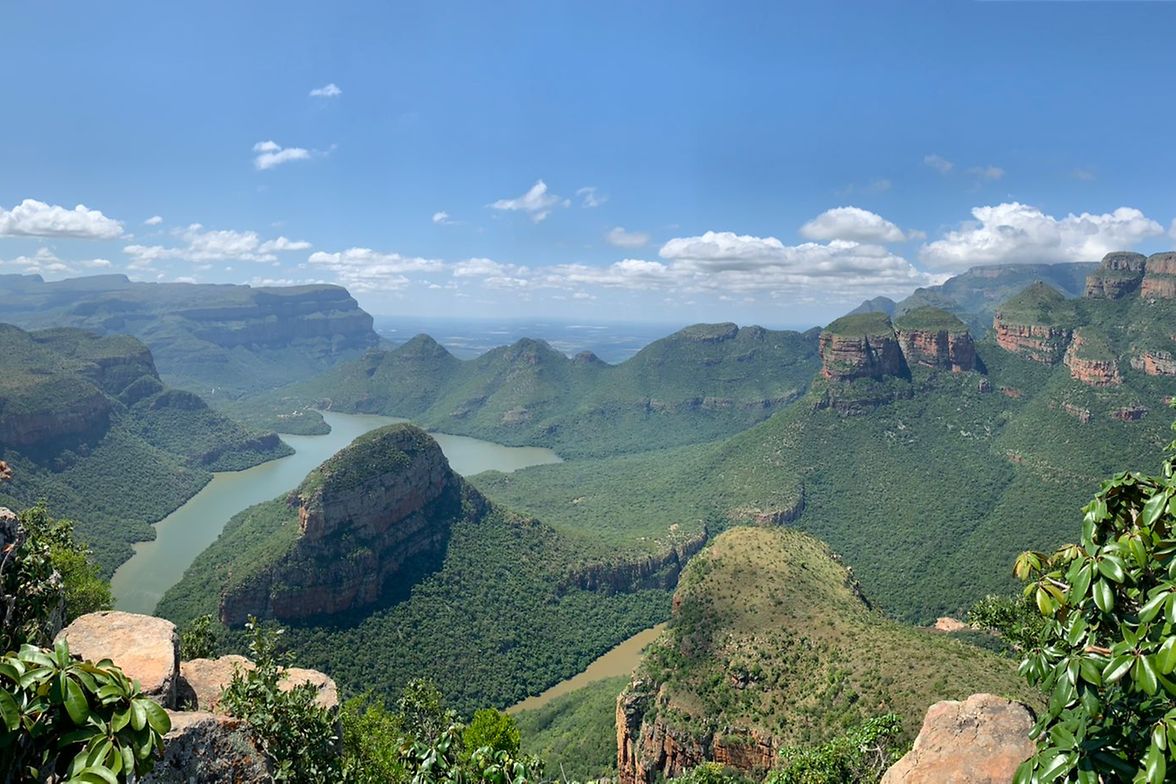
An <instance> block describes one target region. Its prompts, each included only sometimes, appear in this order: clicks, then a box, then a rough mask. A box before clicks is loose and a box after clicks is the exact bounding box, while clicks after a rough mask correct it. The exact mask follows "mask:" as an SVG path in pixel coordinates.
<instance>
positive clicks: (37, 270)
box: [0, 247, 111, 277]
mask: <svg viewBox="0 0 1176 784" xmlns="http://www.w3.org/2000/svg"><path fill="white" fill-rule="evenodd" d="M110 266H111V263H110V260H109V259H82V260H79V261H64V260H62V259H60V258H58V257H57V254H55V253H54V252H53V251H52V250H50V249H49V248H44V247H42V248H37V250H36V252H34V253H33V255H31V256H17V257H16V258H14V259H9V260H4V259H0V269H10V270H14V271H16V272H19V273H21V274H25V275H46V276H51V277H65V276H68V275H79V274H82V273H93V272H101V271H103V270H106V269H109V268H110Z"/></svg>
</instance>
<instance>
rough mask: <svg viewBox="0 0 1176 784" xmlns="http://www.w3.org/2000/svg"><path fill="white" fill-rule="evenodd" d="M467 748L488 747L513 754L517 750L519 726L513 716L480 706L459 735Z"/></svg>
mask: <svg viewBox="0 0 1176 784" xmlns="http://www.w3.org/2000/svg"><path fill="white" fill-rule="evenodd" d="M461 739H462V742H463V743H464V744H465V747H466V748H467V749H480V748H488V749H491V750H492V751H496V752H497V751H505V752H508V753H511V754H513V753H514V752H516V751H518V750H519V739H520V738H519V728H518V725H517V724H515V720H514V717H513V716H510V715H508V714H506V713H503V712H502V711H499V710H495V709H494V708H480V709H478V710H477V711H475V712H474V718H473V719H471V720H470V724H469V726H468V727H466V728H465V730H464V731H463V732H462V735H461Z"/></svg>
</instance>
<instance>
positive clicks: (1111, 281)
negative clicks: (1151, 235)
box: [1086, 252, 1146, 299]
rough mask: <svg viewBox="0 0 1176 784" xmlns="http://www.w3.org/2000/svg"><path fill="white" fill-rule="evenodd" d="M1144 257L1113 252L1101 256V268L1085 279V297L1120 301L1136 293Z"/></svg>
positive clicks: (1142, 269) (1144, 263) (1141, 278)
mask: <svg viewBox="0 0 1176 784" xmlns="http://www.w3.org/2000/svg"><path fill="white" fill-rule="evenodd" d="M1145 265H1146V257H1145V256H1144V255H1143V254H1142V253H1127V252H1115V253H1108V254H1107V255H1105V256H1103V260H1102V266H1101V267H1099V268H1098V270H1096V271H1095V272H1094V273H1092V274H1090V275H1088V276H1087V278H1086V296H1087V297H1091V298H1098V299H1122V298H1123V297H1127V296H1130V295H1132V294H1134V293H1135V292H1137V291H1138V290H1139V287H1140V283H1142V282H1143V277H1144V268H1145Z"/></svg>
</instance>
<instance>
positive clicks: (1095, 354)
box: [1062, 329, 1123, 387]
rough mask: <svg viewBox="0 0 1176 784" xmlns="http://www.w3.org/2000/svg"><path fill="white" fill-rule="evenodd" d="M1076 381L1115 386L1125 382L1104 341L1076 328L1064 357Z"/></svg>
mask: <svg viewBox="0 0 1176 784" xmlns="http://www.w3.org/2000/svg"><path fill="white" fill-rule="evenodd" d="M1062 361H1063V362H1064V363H1065V365H1066V367H1068V368H1069V369H1070V376H1071V377H1072V378H1073V379H1074V380H1075V381H1081V382H1082V383H1083V384H1086V385H1087V386H1091V387H1113V386H1118V385H1120V384H1122V383H1123V376H1122V375H1121V374H1120V373H1119V363H1118V362H1117V361H1116V360H1115V358H1114V356H1112V355H1111V354H1110V353H1109V351H1108V350H1107V349H1106V348H1105V344H1104V343H1103V342H1102V341H1098V340H1094V341H1092V340H1090V339H1089V338H1088V337H1087V336H1086V335H1085V334H1083V330H1081V329H1076V330H1074V338H1073V340H1072V341H1071V342H1070V346H1069V347H1068V348H1067V349H1066V354H1065V356H1064V357H1063V358H1062Z"/></svg>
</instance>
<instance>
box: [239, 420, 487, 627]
mask: <svg viewBox="0 0 1176 784" xmlns="http://www.w3.org/2000/svg"><path fill="white" fill-rule="evenodd" d="M288 503H289V505H290V506H291V507H292V509H291V511H290V515H289V517H290V519H289V520H288V521H287V522H286V523H284V524H283V525H284V528H285V529H286V532H288V533H283V534H282V535H283V536H285V537H286V538H285V540H284V543H283V544H282V545H281V547H280V549H279V550H278V552H276V554H274V555H271V556H270V557H269V559H268V561H267V562H265V563H263V564H261V565H258V566H254V567H253V568H252V569H250V568H249V567H247V566H242V567H241V571H246V570H249V573H248V574H240V573H238V574H235V575H233V576H232V577H231V579H230V586H229V587H228V588H227V590H226V591H225V592H224V593H223V594H222V597H221V604H220V617H221V620H222V621H223V622H225V623H226V624H229V625H238V624H240V623H242V622H243V621H244V620H245V619H246V618H247V617H248V616H249V615H255V616H258V617H260V618H277V619H280V620H284V621H291V620H299V619H304V618H311V617H316V616H323V615H332V614H336V613H341V612H345V611H348V610H355V609H360V608H364V607H369V606H371V605H374V604H376V603H377V602H379V601H380V600H381V598H382V597H383V596H384V594H385V591H387V590H390V589H391V588H393V587H395V586H396V585H397V581H398V579H400V578H402V577H404V576H406V575H408V574H415V573H418V572H419V571H420V570H421V569H427V568H428V567H429V564H431V563H435V562H436V561H437V560H438V559H439V557H440V556H441V555H442V554H443V553H444V551H445V545H446V542H447V541H448V537H449V530H450V525H451V523H452V522H453V521H455V520H457V519H458V518H460V517H463V516H480V515H481V514H483V513H484V512H485V511H486V508H487V502H486V501H485V500H484V499H483V498H482V496H481V495H479V494H478V493H477V491H475V490H473V489H472V488H471V487H469V486H468V485H466V483H465V482H463V481H462V479H461V478H460V477H459V476H458V475H457V474H456V473H454V472H453V471H452V470H451V469H450V467H449V463H448V461H447V460H446V459H445V456H444V455H443V454H442V453H441V448H440V447H439V446H437V443H436V442H435V441H434V440H433V439H432V438H430V437H429V436H428V435H427V434H426V433H425V432H424V431H423V430H420V429H419V428H416V427H412V426H409V425H392V426H389V427H386V428H382V429H380V430H376V431H373V432H372V433H369V434H367V435H366V436H363V437H361V438H360V439H357V440H356V441H355V442H354V443H353V444H352V445H351V446H349V447H348V448H347V449H345V450H343V451H342V452H340V453H338V454H337V455H335V456H334V457H333V458H331V459H330V460H328V461H326V462H325V463H323V464H322V465H321V466H320V467H319V468H318V469H316V470H315V471H313V472H312V473H311V474H310V475H309V476H308V477H307V478H306V480H305V481H304V482H303V483H302V485H301V486H300V487H299V488H298V489H297V490H296V491H294V493H292V494H291V495H290V497H289V500H288Z"/></svg>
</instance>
